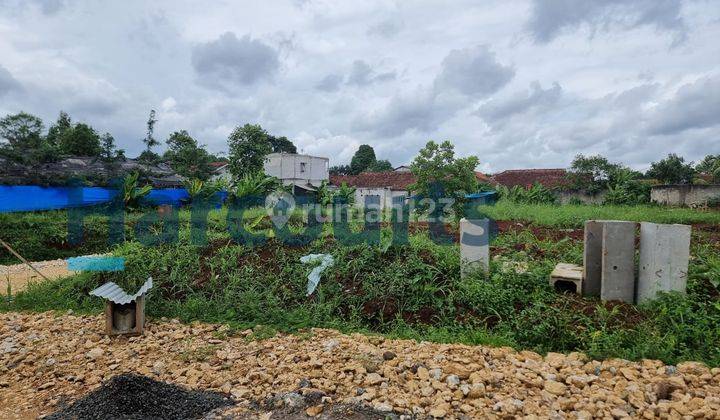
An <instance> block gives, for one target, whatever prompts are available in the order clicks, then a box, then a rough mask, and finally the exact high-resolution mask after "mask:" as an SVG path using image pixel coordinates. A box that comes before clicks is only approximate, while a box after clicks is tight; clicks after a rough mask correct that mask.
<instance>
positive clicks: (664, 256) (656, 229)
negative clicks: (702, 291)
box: [637, 223, 692, 303]
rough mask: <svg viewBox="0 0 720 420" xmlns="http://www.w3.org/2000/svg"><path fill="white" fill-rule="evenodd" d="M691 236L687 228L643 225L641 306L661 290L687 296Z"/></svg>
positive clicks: (654, 224) (683, 226) (641, 242)
mask: <svg viewBox="0 0 720 420" xmlns="http://www.w3.org/2000/svg"><path fill="white" fill-rule="evenodd" d="M691 233H692V228H691V227H690V226H688V225H664V224H656V223H641V224H640V276H639V279H638V293H637V300H638V303H642V302H644V301H647V300H651V299H655V297H656V296H657V293H658V292H661V291H662V292H669V291H678V292H681V293H685V289H686V287H687V277H688V261H689V259H690V236H691Z"/></svg>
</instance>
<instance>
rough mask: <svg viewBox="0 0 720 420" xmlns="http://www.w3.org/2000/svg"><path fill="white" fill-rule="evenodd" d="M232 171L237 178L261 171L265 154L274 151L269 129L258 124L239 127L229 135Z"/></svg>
mask: <svg viewBox="0 0 720 420" xmlns="http://www.w3.org/2000/svg"><path fill="white" fill-rule="evenodd" d="M228 149H229V151H230V154H229V155H230V166H229V167H230V173H231V174H232V176H233V177H234V178H235V179H240V178H242V177H243V176H244V175H247V174H254V173H257V172H261V171H263V169H264V164H265V156H267V155H268V154H269V153H270V152H271V151H272V146H271V145H270V141H269V140H268V133H267V131H265V130H263V128H262V127H260V125H258V124H245V125H244V126H242V127H237V128H235V130H234V131H233V132H232V133H230V136H229V137H228Z"/></svg>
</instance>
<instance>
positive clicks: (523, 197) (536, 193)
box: [498, 183, 557, 204]
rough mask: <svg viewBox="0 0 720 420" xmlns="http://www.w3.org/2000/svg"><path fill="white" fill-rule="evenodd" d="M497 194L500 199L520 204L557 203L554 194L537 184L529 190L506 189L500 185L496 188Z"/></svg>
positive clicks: (519, 188)
mask: <svg viewBox="0 0 720 420" xmlns="http://www.w3.org/2000/svg"><path fill="white" fill-rule="evenodd" d="M498 194H499V196H500V198H505V199H507V200H510V201H513V202H515V203H522V204H555V203H556V202H557V197H556V196H555V193H553V192H552V190H550V189H548V188H546V187H545V186H543V185H541V184H539V183H534V184H533V185H532V186H530V187H529V188H522V187H520V186H519V185H515V186H513V187H511V188H508V187H506V186H504V185H501V186H499V187H498Z"/></svg>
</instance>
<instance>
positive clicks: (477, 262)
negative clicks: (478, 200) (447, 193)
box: [460, 218, 490, 277]
mask: <svg viewBox="0 0 720 420" xmlns="http://www.w3.org/2000/svg"><path fill="white" fill-rule="evenodd" d="M479 269H482V270H483V271H485V272H486V273H487V272H489V271H490V220H489V219H470V220H468V219H465V218H462V219H460V276H461V277H465V276H467V275H468V274H469V273H472V272H473V271H476V270H479Z"/></svg>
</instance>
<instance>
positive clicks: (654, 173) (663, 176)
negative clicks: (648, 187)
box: [647, 153, 696, 184]
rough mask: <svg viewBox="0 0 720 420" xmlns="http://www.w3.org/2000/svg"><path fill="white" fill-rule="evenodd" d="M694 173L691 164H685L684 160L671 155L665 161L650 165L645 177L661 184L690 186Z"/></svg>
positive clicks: (673, 154)
mask: <svg viewBox="0 0 720 420" xmlns="http://www.w3.org/2000/svg"><path fill="white" fill-rule="evenodd" d="M695 173H696V172H695V168H693V165H692V162H690V163H685V158H683V157H680V156H678V155H676V154H675V153H671V154H669V155H668V157H666V158H665V159H662V160H660V161H658V162H653V163H651V164H650V169H649V170H648V171H647V176H648V177H649V178H655V179H657V180H658V181H660V182H661V183H663V184H692V182H693V178H694V177H695Z"/></svg>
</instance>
